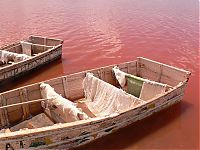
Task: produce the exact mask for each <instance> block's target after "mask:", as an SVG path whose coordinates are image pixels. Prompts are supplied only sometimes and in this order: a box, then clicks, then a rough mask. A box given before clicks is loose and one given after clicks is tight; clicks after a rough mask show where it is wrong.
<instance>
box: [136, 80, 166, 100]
mask: <svg viewBox="0 0 200 150" xmlns="http://www.w3.org/2000/svg"><path fill="white" fill-rule="evenodd" d="M166 87H167V85H166V84H162V83H158V82H155V81H150V80H147V79H144V83H143V85H142V89H141V93H140V99H142V100H150V99H152V98H154V97H156V96H158V95H160V94H163V93H165V91H166Z"/></svg>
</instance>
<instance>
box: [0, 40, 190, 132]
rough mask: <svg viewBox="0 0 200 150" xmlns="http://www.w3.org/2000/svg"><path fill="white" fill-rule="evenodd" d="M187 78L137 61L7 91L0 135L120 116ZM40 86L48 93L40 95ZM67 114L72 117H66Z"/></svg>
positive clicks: (0, 109)
mask: <svg viewBox="0 0 200 150" xmlns="http://www.w3.org/2000/svg"><path fill="white" fill-rule="evenodd" d="M40 44H42V43H40ZM113 68H115V69H116V70H115V69H113ZM189 75H190V72H188V71H184V70H181V69H177V68H175V67H171V66H168V65H165V64H162V63H158V62H155V61H152V60H149V59H146V58H142V57H139V58H138V59H137V60H135V61H132V62H127V63H122V64H119V65H111V66H107V67H102V68H98V69H93V70H87V71H83V72H79V73H75V74H71V75H67V76H62V77H58V78H55V79H51V80H48V81H45V82H42V83H36V84H33V85H29V86H25V87H21V88H18V89H14V90H11V91H7V92H4V93H1V94H0V127H1V129H2V130H1V133H7V132H15V131H19V130H26V129H35V128H40V127H45V126H51V125H54V124H57V123H68V122H67V121H66V119H65V118H66V117H69V118H70V117H72V118H71V121H69V122H73V121H79V120H87V119H88V120H90V118H94V117H107V116H110V115H113V114H120V113H123V112H126V111H128V110H131V109H134V108H136V107H140V106H141V105H144V104H145V103H147V102H149V101H153V100H155V99H157V98H159V97H160V96H163V95H165V94H166V93H168V92H170V91H172V90H174V89H176V88H177V87H178V86H179V85H180V84H182V83H183V82H186V81H187V80H188V77H189ZM122 81H123V84H122ZM43 83H45V86H46V85H48V86H49V87H50V88H52V89H50V91H48V88H46V89H45V90H46V91H42V90H44V87H45V86H44V87H42V86H41V85H42V84H43ZM145 84H146V85H145ZM46 87H47V86H46ZM48 92H49V93H48ZM52 93H53V94H52ZM152 93H153V95H152ZM45 94H46V95H45ZM44 95H45V96H44ZM142 95H143V96H142ZM149 96H150V97H149ZM61 101H62V102H61ZM63 101H65V102H68V103H66V104H65V102H63ZM74 106H75V107H74ZM59 108H61V109H62V110H63V111H60V110H61V109H59ZM69 109H70V110H71V109H73V111H74V114H66V112H69ZM65 110H66V111H65ZM83 114H85V115H86V116H87V117H85V118H84V117H83V116H82V115H83ZM74 115H75V116H74ZM41 118H43V119H42V120H43V121H41ZM63 118H64V119H63ZM38 120H40V121H38Z"/></svg>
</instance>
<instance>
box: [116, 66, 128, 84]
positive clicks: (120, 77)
mask: <svg viewBox="0 0 200 150" xmlns="http://www.w3.org/2000/svg"><path fill="white" fill-rule="evenodd" d="M113 72H114V73H115V77H116V79H117V81H118V82H119V84H120V86H121V87H124V86H125V84H126V73H125V72H123V71H121V70H119V69H118V67H117V66H115V67H114V68H113Z"/></svg>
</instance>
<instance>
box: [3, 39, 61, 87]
mask: <svg viewBox="0 0 200 150" xmlns="http://www.w3.org/2000/svg"><path fill="white" fill-rule="evenodd" d="M62 43H63V40H60V39H53V38H46V37H40V36H30V37H29V38H28V39H25V40H23V41H20V42H16V43H14V44H10V45H8V46H4V47H1V48H0V52H1V53H0V83H2V82H3V81H5V80H7V79H11V78H14V77H18V76H20V75H22V74H24V73H26V72H28V71H30V70H32V69H35V68H37V67H40V66H42V65H44V64H46V63H49V62H51V61H53V60H55V59H58V58H60V57H61V54H62ZM5 52H9V53H10V54H12V55H13V54H14V55H17V54H18V55H21V54H23V55H25V56H27V59H24V60H21V61H15V62H14V60H13V59H10V60H7V62H5V61H3V58H2V57H3V53H5ZM23 55H22V56H23Z"/></svg>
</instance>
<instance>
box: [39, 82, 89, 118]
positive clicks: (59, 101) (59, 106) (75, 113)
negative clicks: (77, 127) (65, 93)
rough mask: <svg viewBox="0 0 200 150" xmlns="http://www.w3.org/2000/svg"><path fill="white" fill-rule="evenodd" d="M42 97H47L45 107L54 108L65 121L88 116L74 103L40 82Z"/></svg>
mask: <svg viewBox="0 0 200 150" xmlns="http://www.w3.org/2000/svg"><path fill="white" fill-rule="evenodd" d="M40 90H41V95H42V98H44V99H49V100H47V101H45V103H46V105H47V106H46V107H48V108H49V109H52V108H53V109H54V111H55V112H56V113H57V114H58V115H60V117H61V118H62V119H63V120H64V121H65V122H72V121H77V120H83V119H88V118H89V117H88V116H87V115H86V114H85V113H84V112H83V111H82V110H81V109H80V108H77V107H76V104H75V103H73V102H71V101H69V100H67V99H65V98H63V97H62V96H61V95H59V94H57V93H56V92H55V91H54V89H53V88H52V87H51V86H50V85H49V84H45V83H41V84H40Z"/></svg>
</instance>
